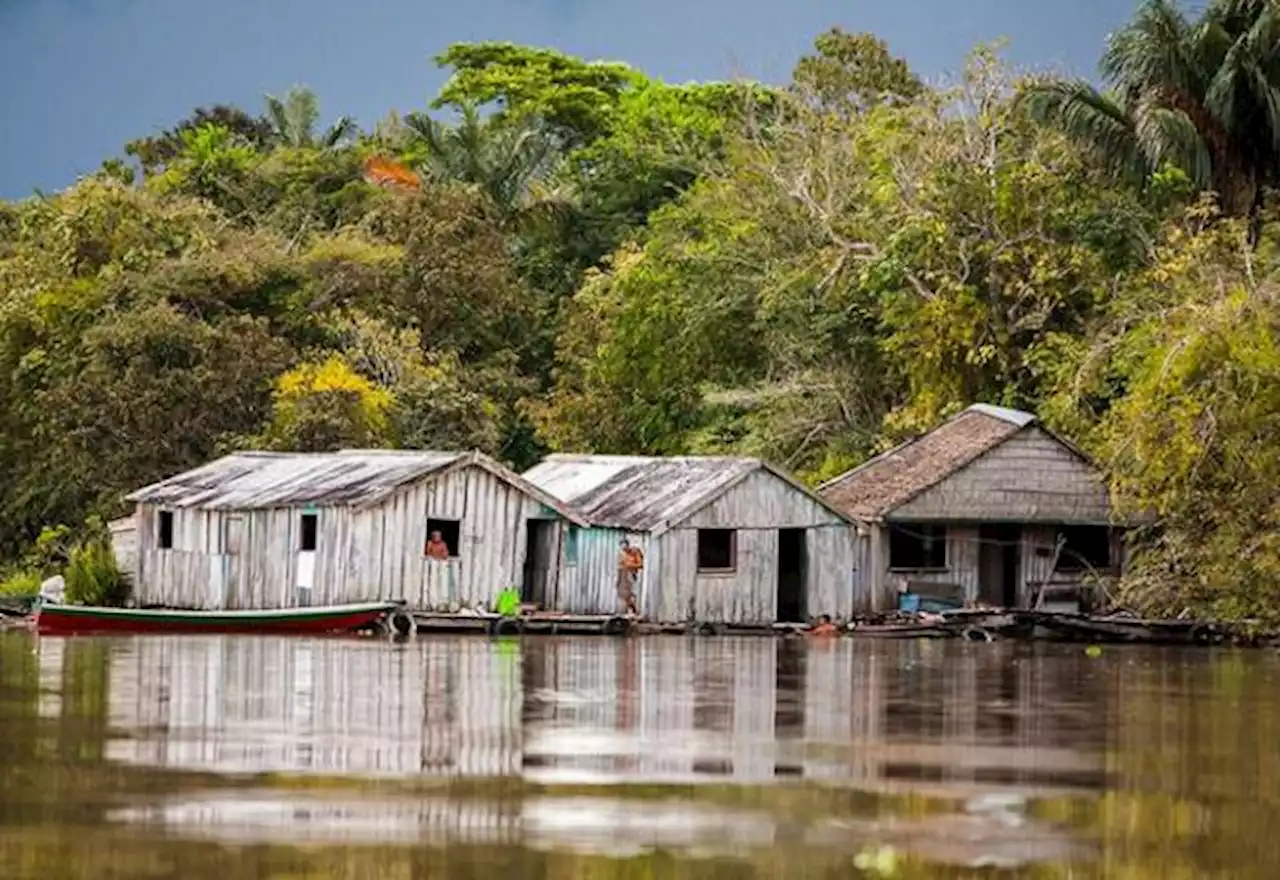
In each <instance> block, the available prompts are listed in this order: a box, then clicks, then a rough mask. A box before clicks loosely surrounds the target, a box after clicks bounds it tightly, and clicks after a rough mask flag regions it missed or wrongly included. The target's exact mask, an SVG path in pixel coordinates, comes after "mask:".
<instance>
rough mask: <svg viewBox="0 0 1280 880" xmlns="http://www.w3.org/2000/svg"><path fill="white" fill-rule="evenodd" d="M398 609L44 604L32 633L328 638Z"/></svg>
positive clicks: (372, 606)
mask: <svg viewBox="0 0 1280 880" xmlns="http://www.w3.org/2000/svg"><path fill="white" fill-rule="evenodd" d="M399 607H400V606H399V605H397V604H395V603H366V604H362V605H334V606H327V607H318V608H288V609H281V610H274V611H174V610H160V609H134V608H98V607H93V606H87V605H85V606H82V605H43V606H41V607H40V608H39V609H38V610H37V612H36V619H35V624H36V630H37V631H38V632H40V633H42V634H48V635H57V634H63V635H72V634H78V633H147V632H155V633H271V634H297V633H328V632H342V631H349V630H353V629H359V628H361V627H365V626H369V625H371V624H373V623H375V622H376V621H377V620H378V619H379V618H381V617H383V616H384V615H387V614H390V613H391V612H393V611H395V610H396V609H397V608H399Z"/></svg>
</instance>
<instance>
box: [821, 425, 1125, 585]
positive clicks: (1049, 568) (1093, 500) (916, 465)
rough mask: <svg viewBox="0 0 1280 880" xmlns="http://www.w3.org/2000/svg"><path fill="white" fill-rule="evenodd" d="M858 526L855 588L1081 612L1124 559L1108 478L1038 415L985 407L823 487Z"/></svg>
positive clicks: (830, 499)
mask: <svg viewBox="0 0 1280 880" xmlns="http://www.w3.org/2000/svg"><path fill="white" fill-rule="evenodd" d="M818 491H819V494H821V495H822V497H823V498H825V499H826V500H827V502H828V503H829V504H831V505H833V506H835V507H837V508H839V509H840V510H841V511H843V512H844V513H845V514H846V515H847V516H849V517H850V518H851V519H853V520H856V521H857V522H858V530H857V533H858V547H857V558H858V575H857V582H858V594H859V595H863V596H869V597H871V600H872V607H873V608H877V609H884V608H891V607H894V606H895V604H896V603H897V601H898V595H899V594H902V593H910V594H916V595H922V596H930V595H932V596H936V597H939V598H943V599H948V600H950V601H956V602H964V603H968V604H979V603H981V604H985V605H988V606H999V607H1031V606H1035V605H1037V604H1039V605H1041V607H1045V603H1046V602H1050V604H1052V602H1051V600H1052V599H1053V597H1065V598H1066V604H1067V606H1070V607H1074V605H1075V599H1074V598H1073V597H1075V596H1076V595H1077V594H1079V592H1080V590H1079V588H1080V586H1081V584H1082V583H1083V582H1085V581H1086V580H1087V578H1088V577H1090V576H1095V575H1096V576H1100V577H1102V578H1104V579H1105V578H1106V577H1109V576H1113V575H1115V574H1117V573H1118V572H1119V568H1120V566H1121V563H1122V561H1123V560H1122V550H1123V542H1122V540H1121V537H1122V536H1121V531H1122V524H1121V523H1118V522H1117V521H1116V520H1115V518H1114V517H1113V515H1112V510H1111V503H1110V493H1109V491H1108V487H1107V484H1106V481H1105V479H1104V477H1103V474H1102V473H1101V472H1100V470H1099V469H1098V468H1097V467H1096V466H1095V465H1094V463H1093V462H1092V461H1091V460H1090V459H1089V457H1088V456H1087V455H1085V454H1084V453H1083V452H1081V451H1080V450H1079V449H1078V448H1076V447H1075V446H1074V445H1072V444H1071V443H1070V442H1069V441H1067V440H1064V439H1063V438H1061V437H1058V436H1057V435H1055V434H1053V433H1052V432H1050V431H1048V430H1047V429H1046V428H1044V426H1042V425H1040V424H1039V423H1038V422H1037V421H1036V418H1035V416H1033V415H1032V414H1030V413H1025V412H1020V411H1018V410H1011V409H1004V408H1002V407H995V406H988V405H986V404H977V405H975V406H971V407H969V408H968V409H966V410H964V411H963V412H961V413H960V414H959V415H957V416H956V417H954V418H952V419H951V420H950V421H947V422H945V423H944V424H942V425H941V426H939V427H938V428H936V429H935V430H933V431H931V432H929V433H928V434H925V435H924V436H922V437H918V438H916V439H914V440H911V441H909V442H907V443H904V444H902V445H901V446H898V447H897V448H895V449H891V450H889V451H888V452H885V453H884V454H882V455H879V456H877V457H875V458H873V459H871V460H870V461H868V462H866V463H865V464H863V465H861V466H860V467H857V468H854V469H853V470H851V471H849V472H848V473H845V474H843V475H842V476H839V477H837V478H835V479H834V480H831V481H830V482H828V483H826V484H824V485H823V486H821V487H820V488H819V490H818Z"/></svg>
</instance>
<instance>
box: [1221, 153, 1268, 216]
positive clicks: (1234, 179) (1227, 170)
mask: <svg viewBox="0 0 1280 880" xmlns="http://www.w3.org/2000/svg"><path fill="white" fill-rule="evenodd" d="M1214 176H1215V177H1216V178H1217V179H1216V180H1215V181H1214V188H1215V189H1216V190H1217V191H1218V198H1219V199H1220V200H1221V207H1222V213H1223V214H1225V215H1226V216H1227V217H1250V216H1252V215H1253V214H1254V213H1255V209H1256V208H1257V204H1258V194H1259V192H1258V175H1257V172H1256V171H1254V170H1253V169H1252V168H1250V167H1249V166H1248V165H1247V164H1246V163H1244V162H1226V163H1223V167H1222V170H1221V171H1220V172H1219V173H1218V174H1216V175H1214Z"/></svg>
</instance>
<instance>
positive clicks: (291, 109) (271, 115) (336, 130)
mask: <svg viewBox="0 0 1280 880" xmlns="http://www.w3.org/2000/svg"><path fill="white" fill-rule="evenodd" d="M266 105H267V112H266V117H265V118H266V120H267V121H268V122H269V123H270V124H271V137H272V141H273V142H274V143H276V144H279V145H281V146H286V147H335V146H337V145H338V144H340V143H342V142H343V141H345V140H347V139H349V138H351V137H353V136H354V135H355V133H356V130H357V129H356V123H355V120H354V119H352V118H351V117H350V116H340V117H339V118H338V121H337V122H335V123H334V124H333V125H331V126H329V127H328V128H327V129H325V130H324V131H323V132H317V130H316V126H317V124H318V122H319V120H320V102H319V100H318V99H317V98H316V94H315V92H313V91H311V90H310V89H307V88H303V87H302V86H294V87H293V88H291V89H289V91H288V92H287V93H286V94H285V96H284V97H283V98H278V97H276V96H275V95H267V96H266Z"/></svg>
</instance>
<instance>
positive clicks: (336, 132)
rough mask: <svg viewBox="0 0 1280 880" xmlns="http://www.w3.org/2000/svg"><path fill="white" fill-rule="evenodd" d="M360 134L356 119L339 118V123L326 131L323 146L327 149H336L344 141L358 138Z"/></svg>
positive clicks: (322, 140) (322, 141)
mask: <svg viewBox="0 0 1280 880" xmlns="http://www.w3.org/2000/svg"><path fill="white" fill-rule="evenodd" d="M359 133H360V127H359V126H358V125H356V121H355V118H354V117H351V116H339V117H338V120H337V122H335V123H334V124H333V125H331V126H329V128H328V130H326V131H325V133H324V137H323V138H322V139H321V144H322V145H323V146H324V147H326V148H331V147H336V146H338V145H339V144H341V143H342V142H343V141H346V140H349V139H351V138H353V137H356V136H357V135H358V134H359Z"/></svg>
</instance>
